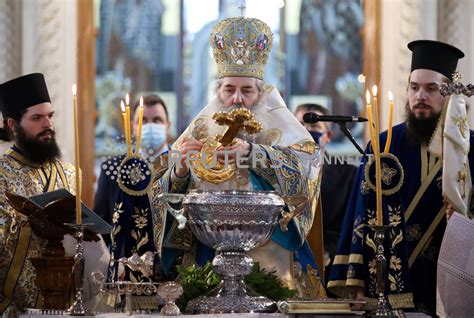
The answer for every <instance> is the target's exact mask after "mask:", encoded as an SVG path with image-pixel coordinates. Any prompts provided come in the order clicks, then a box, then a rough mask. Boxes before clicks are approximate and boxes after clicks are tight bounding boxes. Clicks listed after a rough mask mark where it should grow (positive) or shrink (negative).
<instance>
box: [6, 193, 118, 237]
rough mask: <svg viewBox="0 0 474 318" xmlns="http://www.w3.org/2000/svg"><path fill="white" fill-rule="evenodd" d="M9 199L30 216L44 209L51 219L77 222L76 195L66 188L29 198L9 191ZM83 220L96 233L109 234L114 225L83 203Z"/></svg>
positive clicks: (15, 206) (16, 207) (17, 208)
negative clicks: (35, 211)
mask: <svg viewBox="0 0 474 318" xmlns="http://www.w3.org/2000/svg"><path fill="white" fill-rule="evenodd" d="M7 197H8V201H9V202H10V204H11V205H12V206H13V208H15V209H16V210H18V211H19V212H21V213H23V214H25V215H27V216H30V215H31V213H34V210H37V211H43V213H44V215H45V217H46V218H48V219H49V220H51V221H57V222H63V223H75V222H76V212H75V207H76V205H75V201H76V200H75V196H74V195H72V194H71V193H70V192H69V191H67V190H66V189H59V190H55V191H51V192H45V193H42V194H39V195H35V196H31V197H29V198H26V197H23V196H21V195H18V194H15V193H7ZM81 208H82V221H83V223H90V224H91V225H90V226H88V227H87V228H88V229H89V230H91V231H92V232H94V233H98V234H109V233H110V231H111V230H112V226H111V225H110V224H109V223H107V222H106V221H104V220H103V219H102V218H101V217H100V216H98V215H97V214H96V213H94V212H93V211H92V210H91V209H89V208H88V207H87V206H86V205H85V204H84V203H81ZM57 222H55V223H57Z"/></svg>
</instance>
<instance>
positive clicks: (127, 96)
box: [125, 93, 130, 106]
mask: <svg viewBox="0 0 474 318" xmlns="http://www.w3.org/2000/svg"><path fill="white" fill-rule="evenodd" d="M125 105H127V106H128V105H130V96H129V95H128V93H127V95H125Z"/></svg>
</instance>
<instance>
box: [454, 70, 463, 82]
mask: <svg viewBox="0 0 474 318" xmlns="http://www.w3.org/2000/svg"><path fill="white" fill-rule="evenodd" d="M461 80H462V77H461V73H459V72H458V71H454V73H453V82H460V81H461Z"/></svg>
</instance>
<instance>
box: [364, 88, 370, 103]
mask: <svg viewBox="0 0 474 318" xmlns="http://www.w3.org/2000/svg"><path fill="white" fill-rule="evenodd" d="M365 100H366V101H367V105H370V93H369V90H366V91H365Z"/></svg>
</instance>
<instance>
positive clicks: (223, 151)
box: [217, 138, 251, 163]
mask: <svg viewBox="0 0 474 318" xmlns="http://www.w3.org/2000/svg"><path fill="white" fill-rule="evenodd" d="M250 150H251V146H250V144H249V143H248V142H246V141H245V140H242V139H239V138H236V139H235V143H234V144H233V145H230V146H220V147H218V148H217V160H218V161H219V162H221V163H225V162H226V161H225V158H226V156H227V162H228V163H234V162H235V161H236V158H246V157H248V155H249V154H250Z"/></svg>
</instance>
